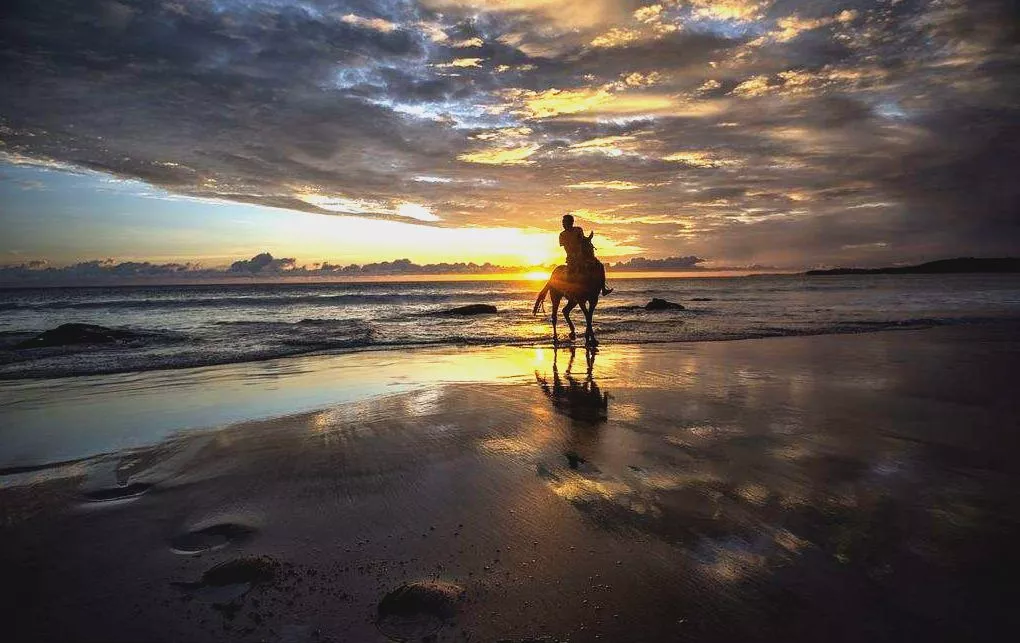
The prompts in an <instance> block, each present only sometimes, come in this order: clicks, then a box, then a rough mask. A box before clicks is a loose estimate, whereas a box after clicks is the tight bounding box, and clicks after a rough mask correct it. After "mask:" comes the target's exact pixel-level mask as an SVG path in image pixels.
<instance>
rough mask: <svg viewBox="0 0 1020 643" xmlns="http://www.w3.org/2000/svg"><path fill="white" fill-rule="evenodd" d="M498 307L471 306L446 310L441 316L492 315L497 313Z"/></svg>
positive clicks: (489, 305)
mask: <svg viewBox="0 0 1020 643" xmlns="http://www.w3.org/2000/svg"><path fill="white" fill-rule="evenodd" d="M496 312H497V311H496V307H495V306H493V305H491V304H470V305H467V306H460V307H459V308H451V309H449V310H444V311H443V312H442V313H440V314H441V315H490V314H494V313H496Z"/></svg>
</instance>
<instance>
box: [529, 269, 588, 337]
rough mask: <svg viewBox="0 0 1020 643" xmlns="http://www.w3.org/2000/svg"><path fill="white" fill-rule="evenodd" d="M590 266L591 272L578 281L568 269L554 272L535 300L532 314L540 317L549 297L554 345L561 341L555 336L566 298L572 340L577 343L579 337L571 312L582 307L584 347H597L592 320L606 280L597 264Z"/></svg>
mask: <svg viewBox="0 0 1020 643" xmlns="http://www.w3.org/2000/svg"><path fill="white" fill-rule="evenodd" d="M589 266H590V269H588V270H586V271H585V272H584V274H582V275H577V276H576V277H575V276H573V275H571V274H570V273H569V272H568V271H567V267H566V266H559V267H557V268H556V270H553V273H552V276H550V277H549V281H548V282H547V283H546V284H545V287H544V288H542V290H541V291H540V292H539V293H538V298H536V299H535V307H534V308H533V309H532V311H531V312H532V313H534V314H538V310H539V308H540V307H541V306H542V304H543V303H544V302H545V296H546V293H548V294H549V297H550V299H551V300H552V325H553V343H554V344H555V343H556V342H558V341H559V337H558V336H557V334H556V314H557V313H558V312H559V308H560V300H561V299H563V298H564V297H565V298H566V300H567V305H566V306H564V307H563V319H565V320H567V326H569V327H570V339H571V340H574V339H575V338H576V337H577V332H576V329H575V328H574V322H572V321H571V320H570V311H571V310H573V309H574V306H580V307H581V312H583V313H584V321H585V330H584V343H585V345H586V346H591V347H595V346H598V340H596V339H595V331H594V330H593V329H592V325H591V320H592V316H593V315H594V314H595V306H597V305H598V303H599V295H600V294H601V292H602V287H603V286H604V285H605V277H604V276H603V273H602V272H601V271H600V270H599V268H598V265H597V264H595V263H594V262H592V263H591V264H589ZM572 277H573V278H572Z"/></svg>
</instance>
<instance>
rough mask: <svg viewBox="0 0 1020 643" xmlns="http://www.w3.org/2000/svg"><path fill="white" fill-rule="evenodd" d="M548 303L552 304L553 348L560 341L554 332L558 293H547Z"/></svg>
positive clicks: (557, 309)
mask: <svg viewBox="0 0 1020 643" xmlns="http://www.w3.org/2000/svg"><path fill="white" fill-rule="evenodd" d="M549 301H550V302H551V303H552V324H553V347H554V348H555V347H556V344H557V343H558V342H559V341H560V336H559V334H558V332H557V330H556V316H557V315H559V312H560V293H559V292H557V291H555V290H553V291H551V292H550V293H549Z"/></svg>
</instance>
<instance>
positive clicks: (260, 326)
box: [0, 317, 1015, 380]
mask: <svg viewBox="0 0 1020 643" xmlns="http://www.w3.org/2000/svg"><path fill="white" fill-rule="evenodd" d="M1014 319H1015V318H1014ZM993 320H998V321H1002V318H1001V317H1000V318H995V317H971V318H935V317H919V318H912V319H901V320H861V321H855V322H848V321H841V322H836V323H831V324H828V325H824V326H823V325H819V326H815V327H809V328H796V327H793V328H791V327H783V326H767V325H760V326H756V327H745V328H742V329H738V328H723V327H691V326H690V325H688V324H685V323H677V322H676V321H675V320H672V321H671V320H669V319H662V320H658V321H655V320H647V321H642V320H639V319H629V320H621V321H617V322H613V321H609V322H606V323H602V324H599V326H598V333H599V335H600V336H603V337H606V338H612V339H611V343H612V344H613V345H643V344H662V343H684V342H702V341H726V340H739V339H756V338H765V337H788V336H803V335H824V334H846V333H865V332H875V331H881V330H892V329H917V328H927V327H932V326H943V325H954V324H971V323H978V322H983V321H993ZM692 323H693V322H692ZM458 328H460V329H463V326H462V325H461V326H458ZM486 328H488V329H489V330H492V327H491V326H490V327H486ZM220 329H221V332H220V334H219V335H216V334H213V335H210V336H202V337H199V336H193V337H190V338H186V337H182V336H180V335H176V334H174V335H162V334H160V331H147V332H148V333H149V335H148V336H149V337H151V338H152V342H146V343H134V344H132V345H130V346H115V347H109V346H98V347H97V346H91V347H74V348H68V349H66V350H60V351H45V350H42V349H33V350H34V351H36V352H35V353H34V354H33V355H31V356H29V355H20V356H16V355H12V353H17V352H19V351H9V350H0V380H12V379H29V378H60V377H72V376H79V375H99V374H111V373H123V372H137V371H150V370H165V369H181V368H194V367H204V366H213V365H221V364H237V363H245V362H258V361H265V360H271V359H280V358H288V357H296V356H304V355H316V354H341V353H350V352H359V351H377V350H392V349H421V348H429V347H433V348H438V347H443V346H544V345H549V344H550V343H551V328H549V327H546V328H541V327H539V328H535V327H533V326H532V327H529V330H528V332H527V333H520V334H517V335H512V334H507V333H505V332H502V333H501V332H492V333H490V334H485V333H479V334H466V333H464V332H463V330H461V331H460V332H456V334H452V333H451V334H446V333H444V334H441V335H437V336H429V335H427V334H424V331H419V332H417V333H416V332H414V331H413V330H410V331H409V332H408V333H406V334H401V335H399V336H395V333H394V332H390V333H389V334H387V333H386V332H383V331H381V330H380V328H378V327H377V326H373V325H372V324H369V323H367V322H362V321H343V320H323V319H305V320H301V321H299V322H231V323H229V324H223V325H221V326H220ZM232 329H234V330H236V331H237V332H233V330H232ZM519 330H523V329H519ZM563 330H565V329H563V328H561V333H562V332H563ZM170 337H173V340H171V341H166V340H167V339H170Z"/></svg>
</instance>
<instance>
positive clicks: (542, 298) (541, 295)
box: [531, 279, 552, 315]
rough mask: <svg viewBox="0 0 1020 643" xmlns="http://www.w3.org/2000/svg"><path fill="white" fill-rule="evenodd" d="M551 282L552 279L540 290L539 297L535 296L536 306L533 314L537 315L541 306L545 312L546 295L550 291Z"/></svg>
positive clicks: (532, 311) (532, 310)
mask: <svg viewBox="0 0 1020 643" xmlns="http://www.w3.org/2000/svg"><path fill="white" fill-rule="evenodd" d="M550 283H552V280H551V279H550V280H549V281H547V282H546V283H545V286H544V287H543V288H542V290H540V291H538V297H536V298H535V307H534V308H532V309H531V314H532V315H537V314H538V310H539V309H540V308H541V309H542V312H543V313H544V312H545V295H546V293H548V292H549V284H550Z"/></svg>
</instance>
